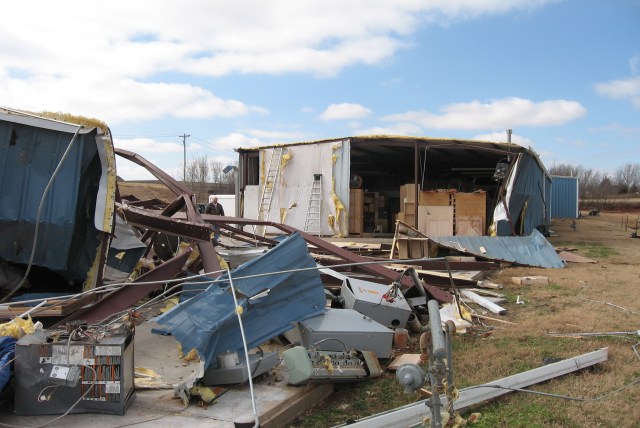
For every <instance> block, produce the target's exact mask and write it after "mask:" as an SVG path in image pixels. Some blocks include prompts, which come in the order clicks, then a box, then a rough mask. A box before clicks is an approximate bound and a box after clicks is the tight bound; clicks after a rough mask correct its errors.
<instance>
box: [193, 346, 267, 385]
mask: <svg viewBox="0 0 640 428" xmlns="http://www.w3.org/2000/svg"><path fill="white" fill-rule="evenodd" d="M217 358H218V367H216V368H215V369H207V370H206V371H205V372H204V376H203V377H202V383H204V384H205V385H231V384H239V383H244V382H246V381H248V380H249V371H248V370H247V363H246V358H245V356H244V355H242V356H239V355H238V353H237V352H225V353H224V354H220V355H218V356H217ZM279 364H280V356H279V355H278V353H277V352H264V353H262V354H249V365H250V366H251V369H250V371H251V378H252V379H253V378H255V377H257V376H260V375H261V374H263V373H266V372H268V371H269V370H271V369H274V368H276V367H277V366H278V365H279Z"/></svg>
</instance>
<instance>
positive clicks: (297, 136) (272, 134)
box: [245, 129, 306, 142]
mask: <svg viewBox="0 0 640 428" xmlns="http://www.w3.org/2000/svg"><path fill="white" fill-rule="evenodd" d="M245 132H246V133H247V134H249V135H251V136H253V137H256V138H262V139H266V140H275V141H276V142H278V141H279V142H295V141H301V140H304V139H305V138H306V134H305V133H304V132H299V131H266V130H264V129H248V130H247V131H245Z"/></svg>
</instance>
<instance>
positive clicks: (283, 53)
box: [0, 0, 640, 179]
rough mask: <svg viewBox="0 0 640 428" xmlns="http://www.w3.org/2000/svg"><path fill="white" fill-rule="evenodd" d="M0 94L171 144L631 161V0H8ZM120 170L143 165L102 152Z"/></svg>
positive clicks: (142, 148) (610, 165)
mask: <svg viewBox="0 0 640 428" xmlns="http://www.w3.org/2000/svg"><path fill="white" fill-rule="evenodd" d="M3 16H4V17H5V18H7V17H10V19H4V20H3V24H2V26H0V40H2V43H0V106H4V107H10V108H20V109H28V110H31V111H42V110H49V111H62V112H68V113H72V114H77V115H84V116H90V117H96V118H99V119H101V120H104V121H105V122H107V123H108V124H109V126H110V128H111V131H112V133H113V135H114V139H115V144H116V146H118V147H122V148H126V149H128V150H132V151H134V152H137V153H139V154H141V155H143V156H144V157H146V158H147V159H149V160H151V161H152V162H154V163H156V164H157V165H158V166H160V167H161V168H163V169H164V170H166V171H167V172H169V173H171V174H173V175H174V176H176V177H179V176H180V175H181V174H180V172H179V171H180V168H181V166H182V156H183V147H182V138H180V137H179V136H180V135H182V134H189V135H190V137H189V138H187V140H186V143H187V157H189V158H190V157H193V156H202V155H207V156H208V157H210V158H211V159H217V160H219V161H220V162H222V163H225V164H226V163H230V162H233V161H234V160H236V159H237V156H236V154H235V152H234V151H233V149H234V148H237V147H255V146H259V145H265V144H274V143H286V142H297V141H311V140H318V139H329V138H339V137H346V136H351V135H367V134H372V133H375V134H392V135H417V136H429V137H447V138H470V139H483V140H490V141H505V139H506V133H505V130H506V129H508V128H512V129H513V137H512V138H513V141H514V142H516V143H518V144H522V145H524V146H530V147H531V148H533V149H534V150H535V151H536V152H538V154H539V155H540V156H541V158H542V160H543V161H544V163H545V165H547V166H548V167H550V166H552V165H553V164H554V163H571V164H574V165H583V166H584V167H587V168H593V169H597V170H602V171H608V172H613V171H614V170H615V169H616V168H617V167H619V166H621V165H623V164H624V163H627V162H634V163H636V162H640V120H639V119H640V1H638V0H608V1H602V0H530V1H524V0H512V1H500V0H431V1H427V0H425V1H419V0H390V1H386V0H351V1H349V0H323V1H315V0H305V1H300V0H297V1H296V0H271V1H269V2H267V1H257V0H253V1H252V0H233V1H226V0H217V1H206V0H186V1H180V2H178V1H172V2H169V1H157V0H156V1H150V0H137V1H133V2H127V1H121V0H113V1H110V2H108V3H105V4H103V5H101V6H100V7H98V6H96V5H93V4H92V3H90V2H89V3H88V2H86V1H79V0H71V1H60V2H51V1H46V0H22V1H21V2H12V3H10V4H8V5H5V6H4V8H3ZM117 167H118V173H119V175H121V176H122V177H124V178H125V179H142V178H149V176H148V175H147V174H146V173H144V172H143V171H142V170H140V169H138V168H135V167H134V166H133V165H131V164H129V163H128V162H126V161H123V160H120V159H119V160H118V165H117Z"/></svg>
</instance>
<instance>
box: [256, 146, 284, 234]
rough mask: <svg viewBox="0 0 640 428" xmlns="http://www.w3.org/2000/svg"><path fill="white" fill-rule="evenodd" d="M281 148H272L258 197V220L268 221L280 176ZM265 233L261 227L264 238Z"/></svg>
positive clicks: (265, 228) (265, 229)
mask: <svg viewBox="0 0 640 428" xmlns="http://www.w3.org/2000/svg"><path fill="white" fill-rule="evenodd" d="M282 151H283V148H282V147H274V148H273V152H272V153H271V158H270V159H269V167H268V168H267V174H266V176H265V178H264V183H263V186H262V194H261V196H260V205H259V208H258V209H259V211H258V220H263V221H268V220H269V212H270V211H271V201H272V200H273V192H274V190H275V187H276V183H277V182H278V176H279V175H280V165H281V164H282ZM266 231H267V227H266V226H263V227H262V232H261V235H262V236H264V235H265V233H266Z"/></svg>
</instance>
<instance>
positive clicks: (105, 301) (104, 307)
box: [59, 247, 193, 324]
mask: <svg viewBox="0 0 640 428" xmlns="http://www.w3.org/2000/svg"><path fill="white" fill-rule="evenodd" d="M192 252H193V248H192V247H188V248H187V249H186V250H185V251H184V252H182V253H180V254H178V255H177V256H175V257H173V258H171V259H169V260H167V261H166V262H164V263H162V264H161V265H160V266H158V267H156V268H155V269H153V270H150V271H149V272H147V273H145V274H144V275H140V276H139V277H138V278H136V279H135V280H134V281H132V282H131V283H130V284H129V285H125V286H123V287H122V288H119V289H117V290H115V291H113V292H111V293H109V294H107V295H106V296H105V297H103V298H102V299H100V300H98V302H96V303H95V304H94V305H93V306H91V307H89V308H86V309H85V310H82V311H78V312H75V313H74V314H72V315H70V316H69V317H67V318H66V319H64V320H63V321H61V322H60V323H59V324H64V323H65V322H68V321H73V320H83V321H87V322H88V323H95V322H98V321H102V320H104V319H106V318H107V317H109V316H110V315H113V314H115V313H118V312H122V311H126V310H127V309H129V308H130V307H131V305H132V304H133V303H135V302H137V301H138V300H140V299H142V298H143V297H145V296H146V295H147V294H149V293H151V292H152V291H155V290H157V289H158V288H160V287H162V285H163V284H160V283H152V284H146V283H148V282H156V281H162V280H168V279H171V278H174V277H175V276H176V275H178V274H179V273H180V272H181V271H182V268H183V267H184V265H185V263H186V262H187V260H188V259H189V256H190V255H191V253H192Z"/></svg>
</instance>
